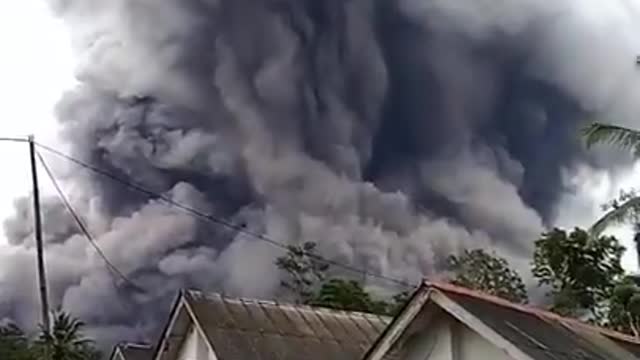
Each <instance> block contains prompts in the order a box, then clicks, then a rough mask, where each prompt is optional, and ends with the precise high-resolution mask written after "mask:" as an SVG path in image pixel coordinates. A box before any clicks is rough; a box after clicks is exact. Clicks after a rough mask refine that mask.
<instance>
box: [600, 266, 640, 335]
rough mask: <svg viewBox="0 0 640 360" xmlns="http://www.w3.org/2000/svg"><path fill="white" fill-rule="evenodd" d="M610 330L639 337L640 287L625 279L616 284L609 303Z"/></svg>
mask: <svg viewBox="0 0 640 360" xmlns="http://www.w3.org/2000/svg"><path fill="white" fill-rule="evenodd" d="M607 325H608V326H609V327H610V328H612V329H614V330H617V331H621V332H624V333H628V334H632V335H634V336H636V337H638V336H640V287H638V285H636V284H635V283H634V281H633V280H631V279H629V278H626V279H625V280H623V281H622V282H621V283H620V284H618V285H617V286H616V287H615V288H614V290H613V295H612V296H611V300H610V303H609V314H608V324H607Z"/></svg>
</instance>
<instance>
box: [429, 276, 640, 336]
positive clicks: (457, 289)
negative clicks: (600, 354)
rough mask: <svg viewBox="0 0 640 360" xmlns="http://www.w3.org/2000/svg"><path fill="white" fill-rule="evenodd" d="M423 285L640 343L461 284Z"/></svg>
mask: <svg viewBox="0 0 640 360" xmlns="http://www.w3.org/2000/svg"><path fill="white" fill-rule="evenodd" d="M424 284H425V286H427V287H432V288H435V289H437V290H440V291H443V292H450V293H455V294H458V295H463V296H469V297H473V298H476V299H479V300H483V301H487V302H490V303H492V304H494V305H497V306H502V307H508V308H511V309H514V310H517V311H520V312H524V313H527V314H530V315H534V316H537V317H543V318H547V319H550V320H556V321H559V322H568V323H571V324H574V325H578V326H582V327H586V328H589V329H592V330H594V331H597V332H598V333H600V334H602V335H605V336H609V337H613V338H616V339H618V340H622V341H626V342H629V343H633V344H640V339H637V338H634V337H633V336H630V335H627V334H623V333H621V332H619V331H615V330H611V329H606V328H603V327H600V326H595V325H591V324H588V323H585V322H583V321H580V320H578V319H575V318H570V317H566V316H562V315H558V314H556V313H554V312H551V311H548V310H544V309H541V308H538V307H535V306H533V305H525V304H516V303H513V302H511V301H508V300H505V299H503V298H500V297H498V296H495V295H490V294H487V293H484V292H481V291H477V290H471V289H468V288H465V287H461V286H457V285H453V284H450V283H444V282H437V281H428V280H425V281H424Z"/></svg>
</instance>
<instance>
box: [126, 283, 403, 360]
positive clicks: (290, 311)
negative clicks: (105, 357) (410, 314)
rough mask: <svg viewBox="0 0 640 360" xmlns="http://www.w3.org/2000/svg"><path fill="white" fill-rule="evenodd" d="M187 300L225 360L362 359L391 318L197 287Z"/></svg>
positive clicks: (217, 353)
mask: <svg viewBox="0 0 640 360" xmlns="http://www.w3.org/2000/svg"><path fill="white" fill-rule="evenodd" d="M185 300H186V301H187V303H188V304H189V306H190V308H191V309H192V311H193V313H194V315H195V317H196V318H197V319H198V322H199V323H200V325H201V326H202V329H203V331H204V332H205V334H206V337H207V338H208V340H209V341H210V343H211V345H212V346H213V348H214V350H215V352H216V355H217V356H218V359H220V360H230V359H243V360H252V359H256V360H294V359H296V360H297V359H310V360H313V359H323V360H324V359H335V360H358V359H360V358H361V357H362V355H363V354H364V353H365V351H366V350H367V349H368V348H369V346H370V345H371V344H372V343H373V342H374V341H375V339H376V338H377V337H378V335H379V334H380V333H381V332H382V330H383V329H384V328H385V327H386V325H387V324H388V323H389V322H390V320H391V319H390V318H388V317H383V316H377V315H372V314H364V313H355V312H346V311H336V310H330V309H324V308H315V307H309V306H300V305H290V304H279V303H276V302H270V301H260V300H244V299H229V298H224V297H222V296H220V295H217V294H205V293H201V292H197V291H186V292H185ZM127 360H128V359H127Z"/></svg>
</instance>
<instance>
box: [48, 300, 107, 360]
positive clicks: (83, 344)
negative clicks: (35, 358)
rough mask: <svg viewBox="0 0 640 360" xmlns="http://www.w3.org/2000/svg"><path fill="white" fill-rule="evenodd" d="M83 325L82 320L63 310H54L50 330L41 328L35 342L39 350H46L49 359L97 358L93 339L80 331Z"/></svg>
mask: <svg viewBox="0 0 640 360" xmlns="http://www.w3.org/2000/svg"><path fill="white" fill-rule="evenodd" d="M84 326H85V324H84V323H83V322H82V321H80V320H78V319H76V318H74V317H72V316H71V315H69V314H67V313H65V312H63V311H57V312H54V313H53V326H52V329H51V331H47V329H41V332H40V336H39V338H38V342H37V343H38V345H39V348H40V351H43V352H44V351H46V352H47V354H48V356H49V359H51V360H93V359H98V358H99V353H98V352H97V351H96V350H95V348H94V347H93V341H92V340H89V339H88V338H86V337H85V336H84V335H83V333H82V328H83V327H84Z"/></svg>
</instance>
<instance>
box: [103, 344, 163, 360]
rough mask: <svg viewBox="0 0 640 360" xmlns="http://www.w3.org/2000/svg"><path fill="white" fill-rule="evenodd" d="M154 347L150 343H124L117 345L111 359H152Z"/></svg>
mask: <svg viewBox="0 0 640 360" xmlns="http://www.w3.org/2000/svg"><path fill="white" fill-rule="evenodd" d="M152 355H153V348H152V347H151V346H150V345H143V344H132V343H122V344H118V345H116V347H115V348H114V349H113V352H112V353H111V356H110V357H109V359H110V360H151V357H152Z"/></svg>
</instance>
